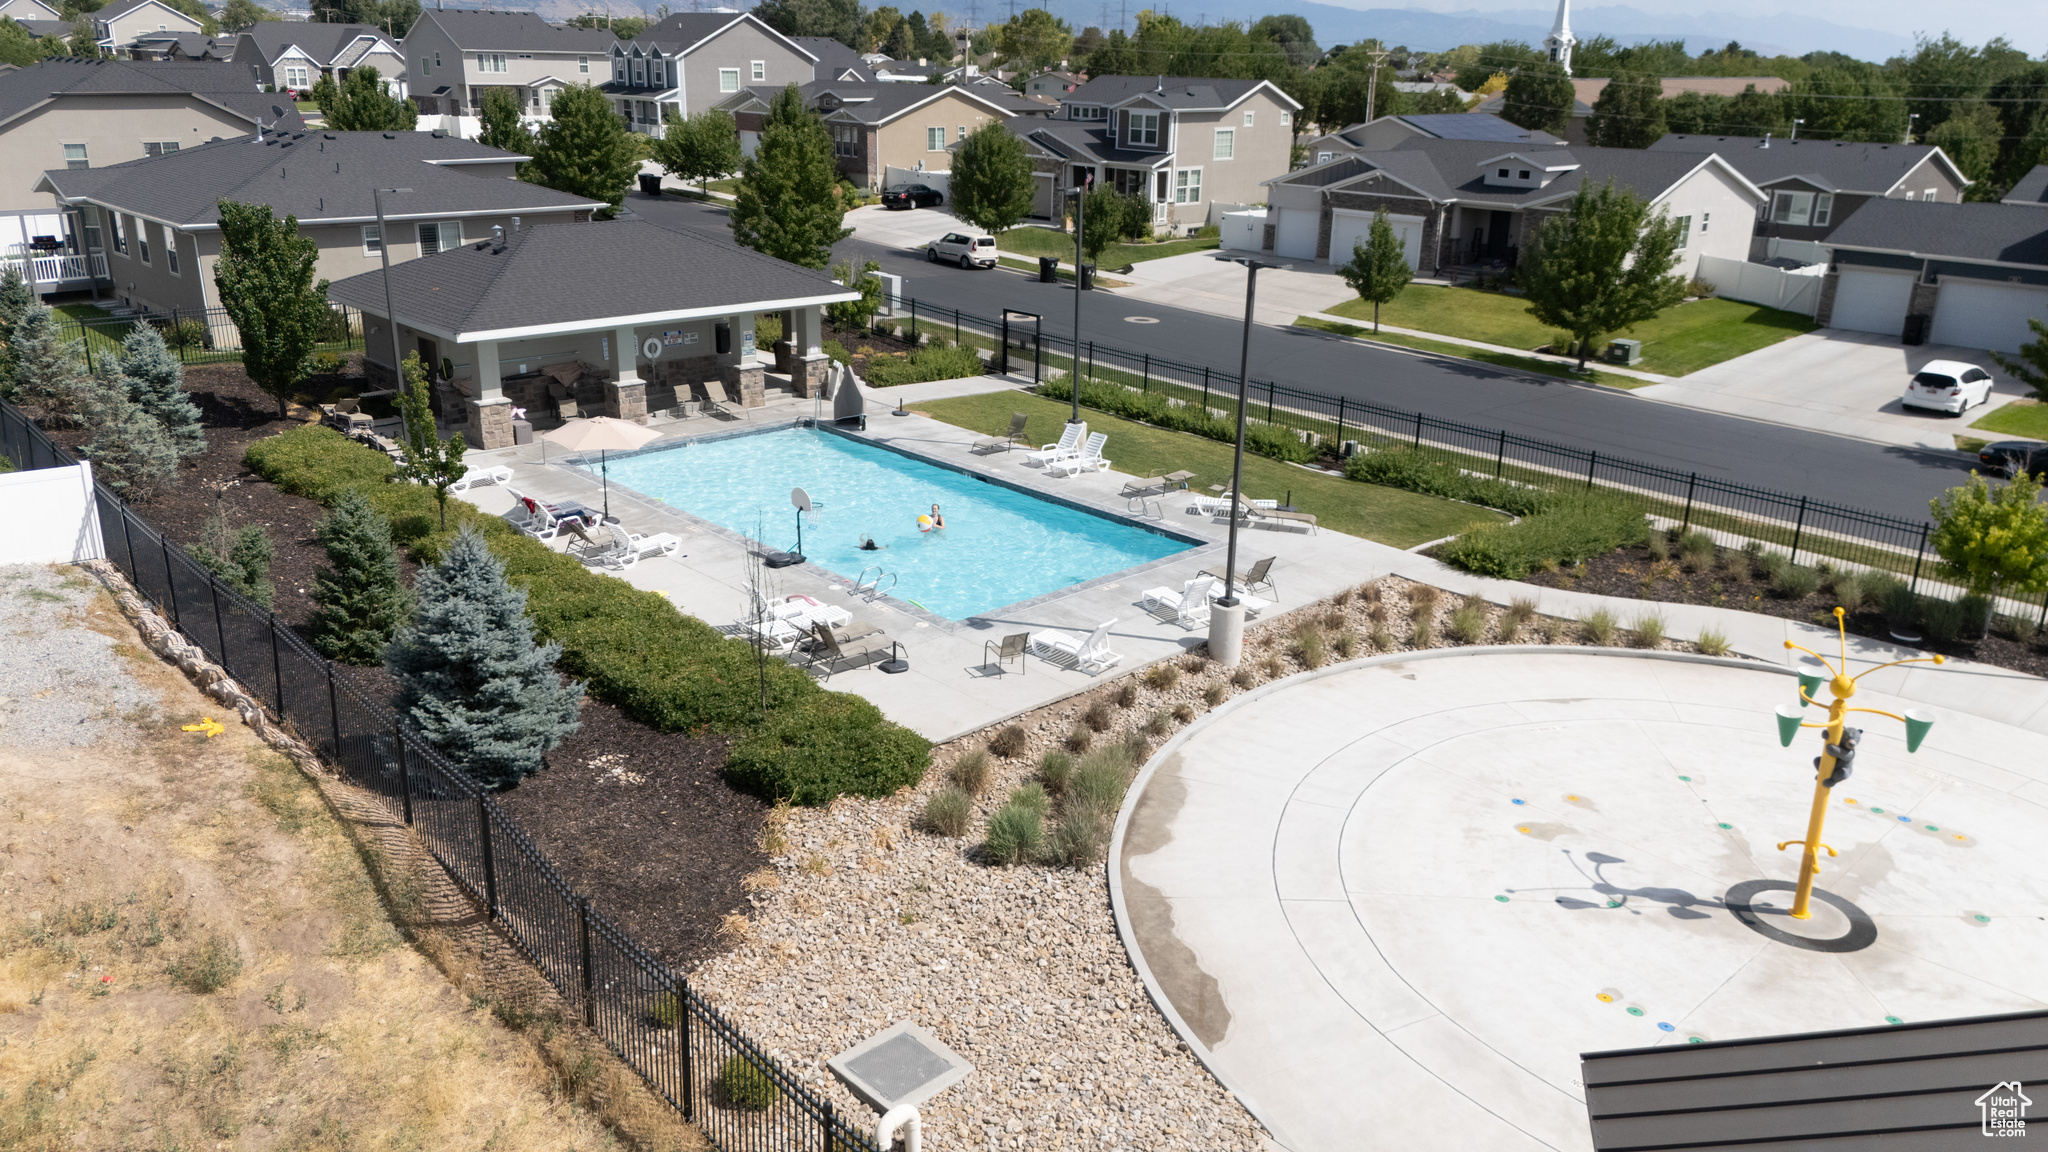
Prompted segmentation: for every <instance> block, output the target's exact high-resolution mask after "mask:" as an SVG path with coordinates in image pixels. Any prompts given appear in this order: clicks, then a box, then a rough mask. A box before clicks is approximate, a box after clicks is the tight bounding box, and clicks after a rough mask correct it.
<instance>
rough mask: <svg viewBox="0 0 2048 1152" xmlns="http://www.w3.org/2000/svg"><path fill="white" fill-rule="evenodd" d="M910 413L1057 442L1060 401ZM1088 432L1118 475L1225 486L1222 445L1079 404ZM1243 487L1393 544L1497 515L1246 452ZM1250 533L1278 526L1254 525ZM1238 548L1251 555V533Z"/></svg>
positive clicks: (982, 402)
mask: <svg viewBox="0 0 2048 1152" xmlns="http://www.w3.org/2000/svg"><path fill="white" fill-rule="evenodd" d="M917 410H918V411H920V412H924V413H927V414H929V415H930V416H932V417H933V418H934V419H937V420H943V421H945V422H946V423H948V424H955V425H958V426H960V427H962V428H970V429H973V430H974V431H976V432H980V433H982V434H984V435H996V434H999V433H1002V432H1005V431H1008V429H1009V427H1010V413H1012V412H1025V413H1029V414H1030V417H1031V422H1030V423H1029V424H1027V425H1026V426H1025V430H1026V438H1027V439H1030V440H1032V441H1034V442H1036V443H1046V442H1049V441H1052V440H1057V439H1059V432H1060V427H1061V426H1062V425H1063V424H1065V423H1066V419H1067V415H1068V411H1069V409H1068V406H1067V405H1066V404H1063V403H1060V402H1058V401H1054V400H1042V399H1040V398H1038V397H1037V396H1033V395H1030V394H1029V393H1025V392H992V393H987V394H985V395H980V396H961V397H958V398H956V399H952V400H934V401H930V402H929V403H925V404H920V405H918V407H917ZM1082 412H1083V414H1084V418H1085V419H1086V420H1087V421H1088V430H1089V431H1091V432H1107V433H1109V443H1108V444H1107V445H1105V446H1104V448H1103V451H1104V452H1105V453H1107V454H1108V456H1109V458H1110V459H1111V460H1113V461H1114V462H1115V463H1114V465H1113V467H1115V469H1116V470H1117V471H1119V472H1124V473H1129V474H1131V475H1138V476H1143V475H1164V474H1165V473H1168V472H1173V471H1178V470H1182V469H1185V470H1187V471H1189V472H1193V473H1195V479H1193V480H1191V481H1189V482H1188V485H1189V487H1190V488H1191V489H1192V490H1193V491H1194V492H1197V493H1202V494H1207V493H1208V491H1209V485H1211V484H1229V483H1230V445H1228V444H1223V443H1219V442H1217V441H1214V440H1208V439H1204V438H1202V437H1199V436H1190V435H1188V434H1187V433H1185V432H1169V431H1167V430H1166V429H1164V428H1154V427H1152V426H1150V425H1148V424H1140V423H1138V422H1136V421H1134V420H1125V419H1122V418H1121V417H1117V416H1111V415H1108V414H1107V413H1104V412H1098V411H1095V410H1094V409H1090V408H1086V407H1084V408H1083V409H1082ZM1244 490H1245V493H1246V494H1247V495H1248V496H1251V497H1253V498H1257V499H1277V500H1281V501H1283V502H1285V501H1286V500H1287V497H1288V496H1289V494H1290V493H1291V494H1292V495H1293V497H1294V501H1293V502H1294V505H1295V507H1297V508H1300V509H1301V510H1302V511H1304V512H1311V513H1314V514H1315V516H1316V518H1317V519H1318V521H1319V522H1320V526H1321V527H1324V528H1329V529H1333V530H1335V531H1338V532H1344V533H1348V534H1350V535H1353V536H1363V537H1365V538H1366V539H1368V540H1377V541H1379V542H1380V543H1382V544H1391V545H1393V546H1394V547H1396V548H1413V547H1414V546H1416V545H1417V544H1424V543H1427V542H1429V541H1431V540H1437V539H1441V538H1442V537H1445V536H1450V535H1454V534H1456V533H1458V532H1462V531H1464V530H1465V529H1466V528H1469V527H1472V526H1473V525H1475V524H1480V523H1487V522H1492V521H1498V520H1502V519H1504V517H1502V516H1501V515H1500V514H1498V513H1495V512H1489V511H1487V510H1485V509H1483V508H1474V507H1472V506H1470V505H1467V504H1456V503H1453V502H1451V501H1449V500H1439V499H1437V498H1436V497H1434V496H1422V495H1418V494H1417V493H1414V492H1405V491H1402V490H1401V489H1398V488H1386V487H1382V486H1380V485H1377V484H1360V483H1358V482H1356V481H1352V480H1344V479H1340V478H1338V477H1335V476H1326V475H1322V474H1319V473H1315V472H1305V471H1303V470H1302V469H1300V468H1295V467H1292V466H1290V465H1287V464H1282V463H1280V462H1279V461H1277V460H1268V459H1266V458H1265V457H1263V456H1252V455H1249V454H1247V455H1246V456H1245V458H1244ZM1257 531H1259V532H1263V531H1284V529H1258V530H1257ZM1250 539H1251V541H1252V542H1251V543H1249V544H1248V545H1246V546H1247V547H1250V548H1251V549H1252V550H1253V554H1257V550H1258V544H1257V540H1258V535H1257V532H1254V533H1253V535H1252V536H1251V538H1250Z"/></svg>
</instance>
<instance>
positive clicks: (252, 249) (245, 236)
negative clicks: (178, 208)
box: [213, 200, 329, 416]
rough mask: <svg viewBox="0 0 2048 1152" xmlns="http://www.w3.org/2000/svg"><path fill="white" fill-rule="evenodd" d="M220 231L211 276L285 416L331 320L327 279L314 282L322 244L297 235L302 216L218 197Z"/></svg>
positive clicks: (256, 375) (258, 376) (246, 355)
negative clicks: (275, 214)
mask: <svg viewBox="0 0 2048 1152" xmlns="http://www.w3.org/2000/svg"><path fill="white" fill-rule="evenodd" d="M220 237H221V253H220V259H219V261H217V262H216V263H215V264H214V267H213V283H214V287H215V288H216V289H218V290H219V292H220V303H221V307H223V308H225V309H227V313H228V318H229V319H230V320H233V321H234V323H235V327H236V328H237V329H239V330H240V332H241V334H242V369H243V371H245V372H247V373H248V374H249V379H251V380H254V381H255V382H256V386H257V387H258V388H261V389H263V390H264V391H265V392H268V393H270V395H272V396H274V397H276V398H277V414H278V415H279V416H283V415H284V414H285V409H286V406H287V405H288V404H289V403H290V402H291V398H292V389H293V387H294V386H295V385H297V384H298V382H299V381H300V380H302V379H304V378H305V375H306V361H307V359H308V358H309V357H311V356H312V354H313V345H314V344H316V343H318V342H319V340H320V333H321V332H322V331H323V330H325V328H326V327H327V324H328V311H329V309H328V307H327V283H326V281H324V280H323V281H321V282H320V283H318V284H315V283H314V282H313V264H314V262H315V261H316V260H318V259H319V257H320V247H319V245H318V244H315V243H314V242H313V240H312V239H311V238H310V237H305V236H301V235H299V218H298V217H296V216H287V217H285V218H284V219H282V220H278V219H275V218H274V217H273V216H272V215H271V211H270V205H268V204H238V203H236V202H235V201H233V200H223V201H221V202H220Z"/></svg>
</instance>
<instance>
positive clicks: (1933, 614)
mask: <svg viewBox="0 0 2048 1152" xmlns="http://www.w3.org/2000/svg"><path fill="white" fill-rule="evenodd" d="M1920 620H1921V626H1922V628H1923V630H1925V631H1926V633H1927V638H1928V639H1929V640H1933V641H1936V642H1937V643H1942V644H1946V643H1948V642H1949V641H1951V640H1954V639H1955V638H1956V637H1958V636H1961V635H1962V634H1963V629H1964V628H1966V627H1968V626H1969V623H1970V620H1969V616H1968V614H1967V613H1965V612H1964V611H1963V606H1962V605H1961V604H1959V603H1956V602H1955V601H1952V600H1942V599H1939V598H1937V597H1934V596H1922V597H1920Z"/></svg>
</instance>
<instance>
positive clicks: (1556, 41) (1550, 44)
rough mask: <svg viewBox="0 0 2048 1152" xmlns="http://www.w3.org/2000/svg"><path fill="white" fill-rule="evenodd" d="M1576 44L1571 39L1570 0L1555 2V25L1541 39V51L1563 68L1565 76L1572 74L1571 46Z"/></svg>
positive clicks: (1575, 41)
mask: <svg viewBox="0 0 2048 1152" xmlns="http://www.w3.org/2000/svg"><path fill="white" fill-rule="evenodd" d="M1577 43H1578V41H1577V40H1575V39H1573V38H1572V0H1557V23H1555V24H1553V25H1551V28H1550V35H1548V36H1545V37H1544V38H1543V50H1544V51H1546V52H1548V53H1549V54H1550V58H1551V59H1552V60H1555V61H1557V62H1558V63H1559V64H1561V65H1563V66H1564V74H1565V75H1567V76H1569V75H1571V74H1572V45H1574V44H1577Z"/></svg>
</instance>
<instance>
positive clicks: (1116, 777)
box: [1068, 747, 1131, 814]
mask: <svg viewBox="0 0 2048 1152" xmlns="http://www.w3.org/2000/svg"><path fill="white" fill-rule="evenodd" d="M1130 768H1131V760H1130V757H1129V756H1128V755H1126V754H1125V752H1124V750H1123V749H1122V748H1113V747H1112V748H1101V749H1097V750H1096V751H1094V752H1091V753H1089V754H1088V755H1086V756H1083V757H1082V758H1081V762H1080V764H1078V765H1077V766H1075V768H1074V779H1073V782H1072V783H1071V784H1070V785H1069V787H1068V794H1069V795H1070V796H1071V797H1072V801H1071V802H1073V803H1080V804H1087V805H1091V806H1093V807H1094V808H1095V809H1096V810H1097V811H1100V812H1107V813H1112V814H1113V813H1115V812H1116V810H1117V808H1118V806H1120V805H1121V804H1122V803H1123V802H1124V789H1125V788H1126V787H1128V786H1129V784H1130Z"/></svg>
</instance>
